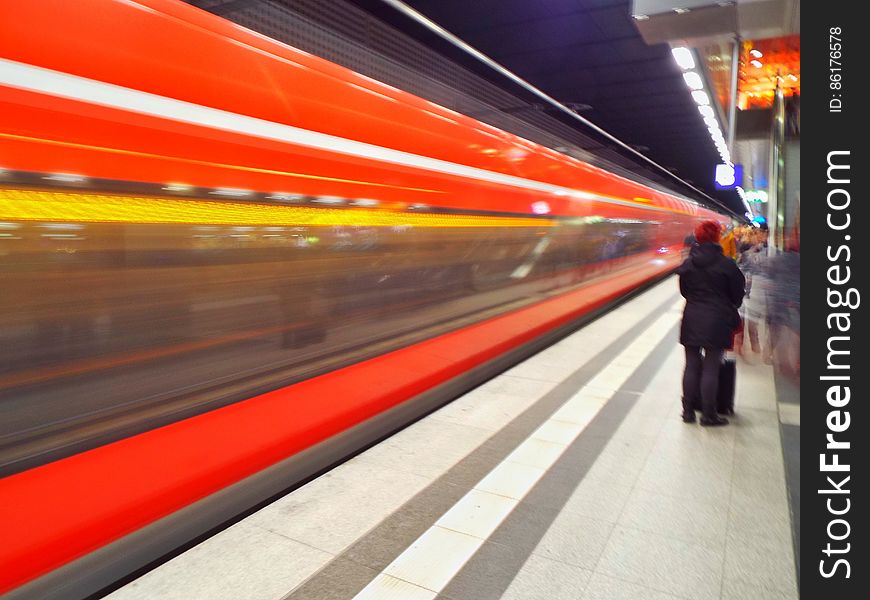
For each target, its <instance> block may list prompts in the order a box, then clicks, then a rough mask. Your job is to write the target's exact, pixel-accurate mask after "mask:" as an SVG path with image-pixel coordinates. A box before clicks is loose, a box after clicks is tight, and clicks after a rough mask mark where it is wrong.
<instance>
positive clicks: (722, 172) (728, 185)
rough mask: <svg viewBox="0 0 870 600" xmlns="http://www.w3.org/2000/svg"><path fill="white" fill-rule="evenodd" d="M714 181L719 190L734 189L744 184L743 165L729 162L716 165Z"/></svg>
mask: <svg viewBox="0 0 870 600" xmlns="http://www.w3.org/2000/svg"><path fill="white" fill-rule="evenodd" d="M714 182H715V184H716V189H717V190H733V189H734V188H736V187H737V186H739V185H743V165H731V164H727V163H723V164H718V165H716V177H715V179H714Z"/></svg>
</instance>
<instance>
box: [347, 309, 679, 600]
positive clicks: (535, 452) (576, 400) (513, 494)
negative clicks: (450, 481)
mask: <svg viewBox="0 0 870 600" xmlns="http://www.w3.org/2000/svg"><path fill="white" fill-rule="evenodd" d="M678 304H679V303H678ZM678 304H675V305H674V306H673V307H672V308H671V310H669V311H667V312H665V313H664V314H662V315H661V316H660V317H659V318H658V319H656V320H655V321H654V322H653V323H652V324H651V325H650V326H649V327H648V328H647V329H646V330H644V331H643V332H642V333H641V334H640V335H639V336H638V337H637V340H636V341H635V342H634V343H633V344H632V345H631V346H629V347H628V348H626V349H625V350H623V351H622V352H621V353H620V354H619V356H617V357H616V358H614V359H613V361H611V363H610V364H609V365H608V366H607V367H606V368H604V369H603V370H601V371H599V373H598V374H597V375H596V376H595V377H594V378H592V379H591V380H590V381H589V382H588V383H587V384H586V385H585V386H583V388H581V389H580V390H579V391H578V392H577V393H576V394H574V395H573V396H572V397H571V398H570V399H569V400H568V401H567V402H565V404H563V405H562V407H561V408H559V410H557V411H556V412H555V413H553V415H552V416H551V417H550V418H549V419H548V420H546V421H545V422H544V423H543V424H542V425H541V426H540V427H538V429H537V430H535V431H534V432H533V433H532V434H531V435H530V436H529V437H527V438H526V439H525V440H524V441H523V442H522V443H521V444H520V445H519V446H518V447H517V448H515V449H514V451H513V452H511V453H510V454H509V455H508V456H507V457H506V458H505V459H504V460H503V461H502V462H501V463H499V464H498V465H497V466H496V467H495V468H494V469H493V470H492V471H490V472H489V474H487V475H486V476H485V477H484V478H483V479H481V480H480V481H479V482H478V483H477V484H476V485H475V486H474V488H472V489H471V491H469V492H468V493H467V494H465V496H463V497H462V498H461V499H460V500H459V501H458V502H457V503H456V504H455V505H453V507H452V508H450V510H448V511H447V512H446V513H444V514H443V515H441V518H439V519H438V520H437V521H436V522H435V524H434V525H432V527H430V528H429V529H428V530H426V531H425V532H424V533H423V534H422V535H421V536H420V537H418V538H417V539H416V540H415V541H414V542H413V543H411V544H410V546H409V547H408V548H407V549H406V550H405V551H404V552H402V553H401V554H400V555H399V556H398V557H396V559H395V560H393V562H391V563H390V564H389V565H387V567H385V568H384V570H383V571H382V572H381V573H380V574H378V575H377V576H376V577H375V578H374V579H373V580H372V581H371V582H369V584H368V585H367V586H366V587H365V588H363V589H362V590H361V591H360V592H359V593H358V594H357V595H356V596H354V600H380V599H382V598H396V597H401V598H420V599H421V600H423V599H429V600H431V599H433V598H435V597H436V596H437V594H438V592H440V591H441V590H443V589H444V587H446V586H447V584H448V583H450V581H451V580H452V579H453V577H454V576H455V575H456V574H457V573H458V572H459V571H460V570H461V569H462V567H463V566H464V565H465V563H466V562H468V560H469V559H470V558H471V557H472V556H473V555H474V554H475V553H476V552H477V551H478V549H480V547H481V546H483V544H484V543H485V542H486V540H487V539H488V538H489V537H490V536H491V535H492V534H493V532H495V530H496V529H497V528H498V526H499V525H500V524H501V523H502V521H504V519H506V518H507V516H508V515H509V514H510V513H511V512H512V511H513V510H514V508H516V507H517V506H518V505H519V504H520V502H522V500H523V498H525V496H526V495H527V494H528V493H529V492H530V491H531V490H532V488H533V487H534V486H535V484H536V483H537V482H538V480H539V479H540V478H541V477H543V476H544V474H546V473H547V471H548V470H549V469H550V468H551V467H552V466H553V465H554V464H555V463H556V461H557V460H558V459H559V457H560V456H562V454H563V453H564V452H565V450H567V449H568V447H569V446H570V445H571V444H572V443H573V442H574V440H575V439H577V436H579V435H580V434H581V433H582V432H583V430H584V429H585V428H586V426H587V425H588V424H589V423H590V422H591V421H592V419H594V418H595V415H597V414H598V411H599V410H601V408H602V407H603V406H604V405H605V404H606V403H607V401H608V400H609V399H610V398H611V397H612V396H613V394H615V393H616V391H617V390H618V389H619V388H620V387H621V386H622V385H623V384H624V383H625V381H626V380H627V379H628V378H629V377H630V376H631V374H632V373H633V372H634V371H635V370H636V369H637V368H638V367H639V366H640V364H641V363H642V362H643V360H644V359H645V358H646V357H647V356H648V355H649V354H650V352H652V351H653V349H654V348H655V347H656V345H657V344H658V343H659V342H660V341H661V340H662V339H664V338H665V336H667V335H668V333H669V332H670V331H671V329H672V328H673V326H674V325H675V324H676V322H677V321H678V319H679V317H678V315H677V314H676V309H677V308H678ZM397 589H400V592H401V593H400V595H399V596H396V593H397V592H396V590H397Z"/></svg>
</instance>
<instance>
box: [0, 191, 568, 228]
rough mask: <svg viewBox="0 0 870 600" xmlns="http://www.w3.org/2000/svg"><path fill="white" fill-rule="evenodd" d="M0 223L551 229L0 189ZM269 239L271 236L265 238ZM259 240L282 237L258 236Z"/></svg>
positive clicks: (451, 218)
mask: <svg viewBox="0 0 870 600" xmlns="http://www.w3.org/2000/svg"><path fill="white" fill-rule="evenodd" d="M0 219H9V220H22V221H38V220H53V221H73V222H76V221H78V222H83V223H88V222H91V223H95V222H104V223H186V224H211V225H282V226H291V225H298V226H306V227H324V226H338V227H552V226H553V225H555V222H554V221H552V220H549V219H530V218H522V217H519V218H518V217H490V216H477V215H474V216H464V215H450V214H429V213H414V212H400V211H391V210H371V209H365V208H351V209H335V208H308V207H296V206H274V205H267V204H256V203H253V202H250V203H241V202H218V201H215V202H206V201H202V200H192V199H185V200H178V199H170V198H142V197H129V196H109V195H105V194H80V193H70V192H48V191H33V190H14V189H2V188H0ZM270 234H271V235H270ZM260 235H261V237H262V236H268V237H282V236H279V235H277V233H276V232H275V231H270V230H263V231H261V232H260Z"/></svg>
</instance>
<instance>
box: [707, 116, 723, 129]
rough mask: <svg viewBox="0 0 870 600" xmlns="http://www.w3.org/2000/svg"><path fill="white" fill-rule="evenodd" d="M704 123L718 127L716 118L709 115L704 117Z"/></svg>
mask: <svg viewBox="0 0 870 600" xmlns="http://www.w3.org/2000/svg"><path fill="white" fill-rule="evenodd" d="M704 123H706V124H707V126H708V127H715V128H716V129H718V128H719V123H718V121H716V119H713V118H711V117H704Z"/></svg>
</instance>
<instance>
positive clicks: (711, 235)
mask: <svg viewBox="0 0 870 600" xmlns="http://www.w3.org/2000/svg"><path fill="white" fill-rule="evenodd" d="M720 231H721V229H720V228H719V223H717V222H716V221H703V222H701V223H698V225H697V226H696V227H695V241H696V242H698V243H699V244H705V243H707V242H713V243H714V244H718V243H719V232H720Z"/></svg>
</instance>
